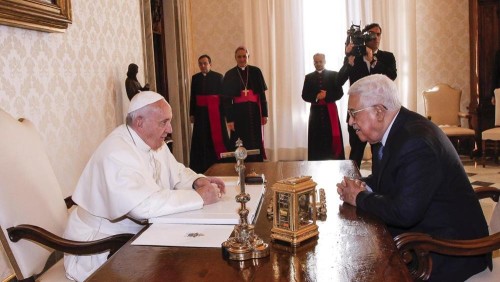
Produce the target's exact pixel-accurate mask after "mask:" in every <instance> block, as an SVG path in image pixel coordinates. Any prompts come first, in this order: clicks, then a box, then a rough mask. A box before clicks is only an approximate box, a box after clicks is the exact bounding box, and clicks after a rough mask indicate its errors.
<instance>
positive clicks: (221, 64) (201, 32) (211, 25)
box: [190, 0, 251, 74]
mask: <svg viewBox="0 0 500 282" xmlns="http://www.w3.org/2000/svg"><path fill="white" fill-rule="evenodd" d="M243 8H244V5H243V3H242V1H241V0H218V1H213V0H191V28H192V29H191V30H192V34H191V39H192V58H193V63H192V68H191V69H190V70H191V74H195V73H197V72H199V71H200V69H199V68H198V61H197V59H198V57H199V56H200V55H202V54H208V55H209V56H210V57H211V58H212V69H213V70H214V71H216V72H220V73H222V74H224V73H225V72H226V71H228V70H229V69H230V68H233V67H234V66H236V61H235V60H234V50H236V48H237V47H238V46H240V45H244V44H245V42H244V40H245V33H244V16H243ZM250 64H251V62H250Z"/></svg>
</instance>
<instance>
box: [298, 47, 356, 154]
mask: <svg viewBox="0 0 500 282" xmlns="http://www.w3.org/2000/svg"><path fill="white" fill-rule="evenodd" d="M313 60H314V66H315V68H316V71H314V72H312V73H309V74H307V75H306V77H305V79H304V86H303V88H302V99H303V100H304V101H306V102H309V103H311V108H310V113H309V128H308V138H307V140H308V142H307V154H308V160H310V161H313V160H343V159H345V155H344V143H343V141H342V129H341V126H340V120H339V115H338V110H337V105H336V104H335V101H337V100H339V99H340V98H342V96H343V95H344V91H343V90H342V85H343V84H344V83H345V82H346V81H347V78H348V76H347V71H346V69H347V68H346V67H342V68H341V69H340V71H339V72H336V71H330V70H326V69H325V68H324V65H325V62H326V61H325V55H324V54H320V53H318V54H315V55H314V56H313Z"/></svg>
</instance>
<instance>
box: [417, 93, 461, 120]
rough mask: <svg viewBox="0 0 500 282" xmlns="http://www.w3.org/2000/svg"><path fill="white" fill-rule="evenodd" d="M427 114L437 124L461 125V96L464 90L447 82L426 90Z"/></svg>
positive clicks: (425, 104) (425, 103)
mask: <svg viewBox="0 0 500 282" xmlns="http://www.w3.org/2000/svg"><path fill="white" fill-rule="evenodd" d="M423 95H424V106H425V114H426V116H427V117H428V118H430V119H431V121H432V122H433V123H435V124H437V125H449V126H460V118H459V116H458V113H459V112H460V97H461V95H462V90H458V89H455V88H452V87H450V86H449V85H447V84H438V85H436V86H434V87H433V88H431V89H428V90H425V91H424V92H423Z"/></svg>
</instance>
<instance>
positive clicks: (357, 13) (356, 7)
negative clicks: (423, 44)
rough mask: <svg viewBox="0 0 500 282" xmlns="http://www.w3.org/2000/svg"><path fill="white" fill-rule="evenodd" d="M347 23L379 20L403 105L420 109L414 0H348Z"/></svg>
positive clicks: (384, 48) (383, 40)
mask: <svg viewBox="0 0 500 282" xmlns="http://www.w3.org/2000/svg"><path fill="white" fill-rule="evenodd" d="M345 3H346V13H347V24H348V25H350V24H351V23H356V24H359V23H360V22H361V23H362V26H364V25H365V24H368V23H372V22H377V23H379V24H380V26H381V27H382V39H381V42H380V49H381V50H385V51H390V52H392V53H394V56H395V57H396V65H397V68H398V77H397V79H396V83H397V85H398V88H399V92H400V93H399V94H400V97H399V98H400V100H401V102H402V104H403V106H405V107H407V108H409V109H410V110H414V111H416V110H417V98H418V97H417V93H416V89H417V75H416V73H417V59H416V58H417V56H416V54H417V44H416V42H417V41H416V39H417V34H416V33H417V31H416V3H415V0H398V1H392V0H345Z"/></svg>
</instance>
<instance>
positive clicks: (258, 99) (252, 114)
mask: <svg viewBox="0 0 500 282" xmlns="http://www.w3.org/2000/svg"><path fill="white" fill-rule="evenodd" d="M235 59H236V62H237V66H236V67H234V68H232V69H230V70H228V71H227V72H226V74H225V75H224V80H223V91H222V92H223V95H224V96H227V97H228V98H230V99H231V103H229V104H228V110H227V122H228V128H229V129H230V130H231V136H230V142H231V144H233V146H234V144H235V143H236V140H237V139H238V138H239V139H241V140H242V141H243V146H244V147H245V148H246V149H247V150H251V149H260V154H258V155H249V156H248V157H247V158H246V161H249V162H262V161H263V160H264V159H266V152H265V149H264V136H263V125H265V124H266V123H267V116H268V111H267V100H266V94H265V91H266V90H267V85H266V82H265V80H264V76H263V75H262V72H261V70H260V69H259V68H258V67H255V66H251V65H248V64H247V60H248V51H247V49H246V48H245V47H238V48H237V49H236V52H235Z"/></svg>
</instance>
